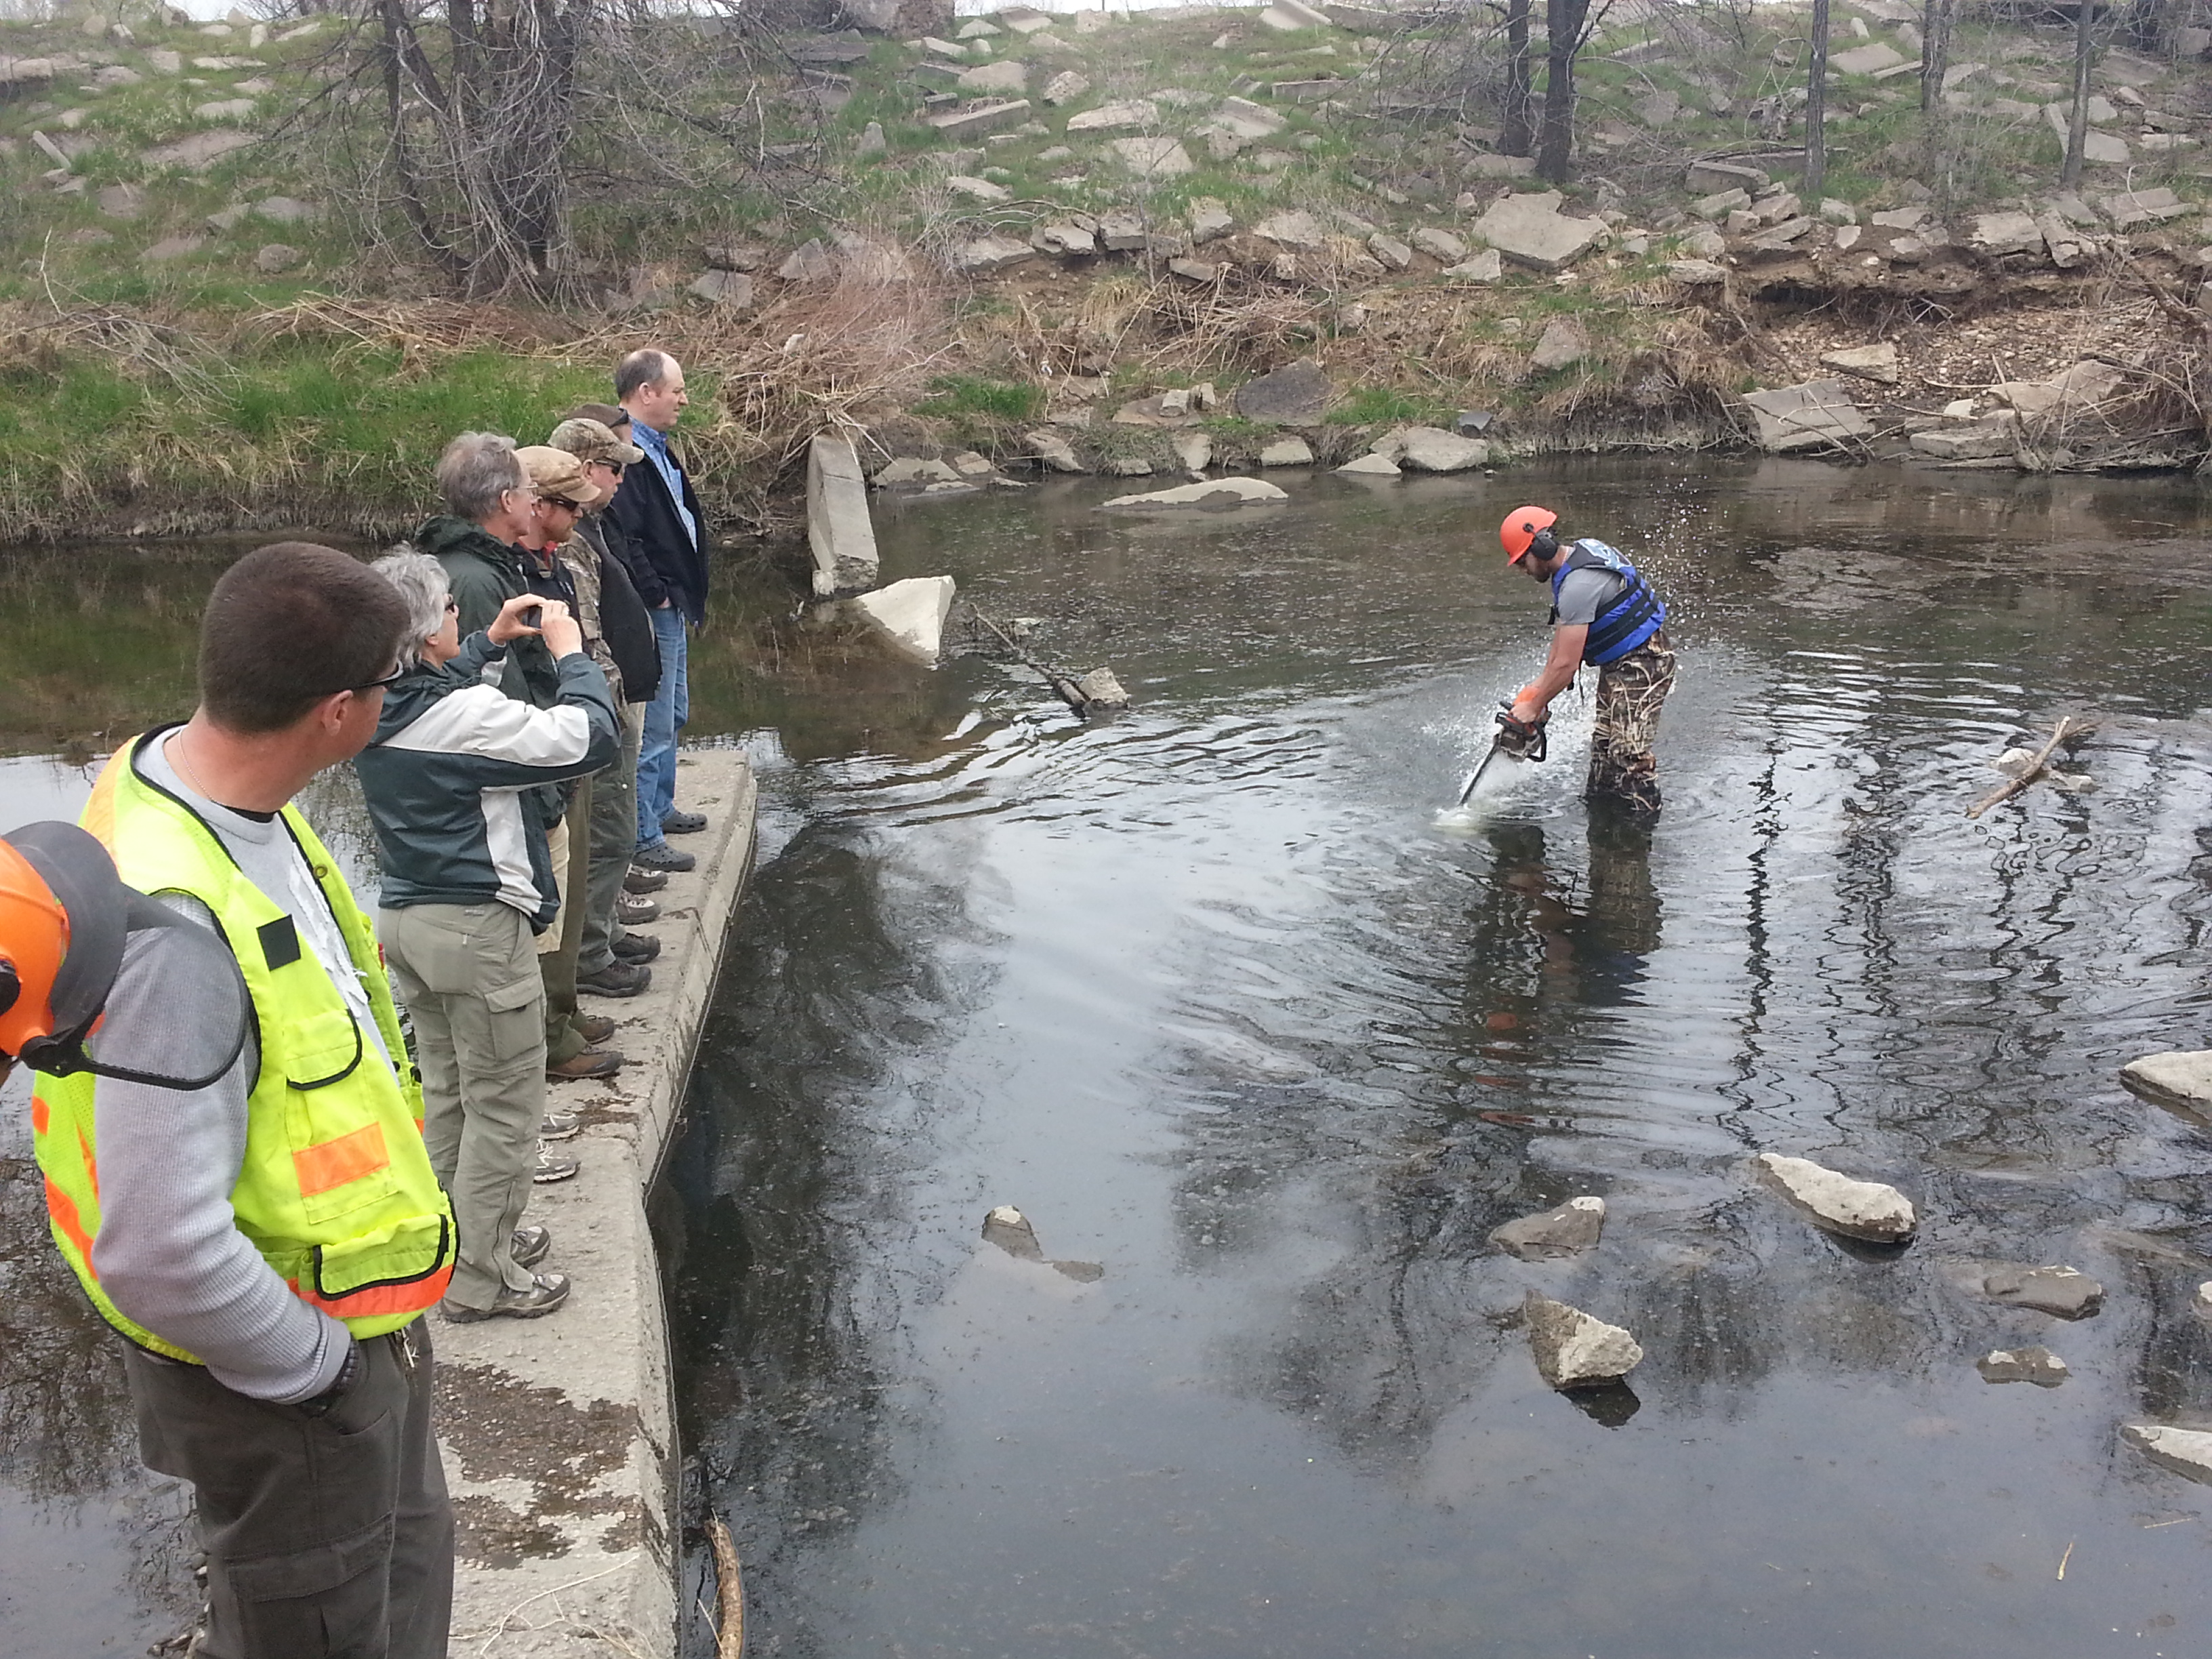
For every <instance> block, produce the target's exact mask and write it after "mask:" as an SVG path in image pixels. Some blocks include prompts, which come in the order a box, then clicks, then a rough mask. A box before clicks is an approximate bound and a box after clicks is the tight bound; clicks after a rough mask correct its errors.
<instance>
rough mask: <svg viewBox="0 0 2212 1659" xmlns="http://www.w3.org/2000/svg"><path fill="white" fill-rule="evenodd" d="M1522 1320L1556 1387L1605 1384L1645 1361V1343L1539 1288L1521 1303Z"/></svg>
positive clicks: (1539, 1362) (1544, 1370)
mask: <svg viewBox="0 0 2212 1659" xmlns="http://www.w3.org/2000/svg"><path fill="white" fill-rule="evenodd" d="M1521 1320H1522V1323H1523V1324H1524V1325H1526V1326H1527V1327H1528V1351H1529V1352H1530V1353H1531V1354H1533V1355H1534V1358H1535V1361H1536V1370H1537V1371H1538V1372H1539V1374H1541V1376H1542V1377H1543V1379H1544V1381H1545V1382H1546V1383H1549V1384H1550V1385H1551V1386H1552V1387H1553V1388H1555V1389H1594V1388H1602V1387H1603V1386H1605V1385H1606V1384H1607V1383H1618V1382H1620V1380H1621V1378H1623V1377H1624V1376H1627V1375H1628V1374H1629V1372H1631V1371H1632V1370H1635V1369H1636V1368H1637V1366H1638V1365H1639V1364H1642V1363H1643V1359H1644V1348H1643V1345H1642V1344H1640V1343H1638V1341H1637V1340H1636V1339H1635V1338H1634V1337H1632V1336H1631V1335H1630V1334H1628V1333H1627V1332H1626V1331H1625V1330H1623V1329H1622V1328H1620V1326H1618V1325H1608V1324H1607V1323H1606V1322H1605V1321H1603V1320H1602V1319H1599V1318H1597V1317H1596V1316H1594V1315H1591V1314H1586V1313H1584V1312H1583V1310H1581V1309H1580V1308H1571V1307H1569V1306H1568V1305H1567V1304H1565V1303H1564V1302H1554V1301H1553V1300H1552V1298H1551V1297H1547V1296H1540V1295H1538V1294H1537V1293H1536V1292H1535V1291H1529V1292H1528V1296H1527V1297H1526V1298H1525V1299H1524V1300H1523V1301H1522V1304H1521Z"/></svg>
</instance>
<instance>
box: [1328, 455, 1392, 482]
mask: <svg viewBox="0 0 2212 1659" xmlns="http://www.w3.org/2000/svg"><path fill="white" fill-rule="evenodd" d="M1336 470H1337V471H1339V472H1348V473H1350V474H1351V475H1352V477H1356V478H1395V477H1398V476H1399V467H1398V464H1397V462H1395V461H1394V460H1392V459H1390V458H1389V456H1388V455H1360V456H1357V457H1355V458H1354V459H1351V460H1348V461H1346V463H1345V464H1344V465H1342V466H1340V467H1339V468H1337V469H1336Z"/></svg>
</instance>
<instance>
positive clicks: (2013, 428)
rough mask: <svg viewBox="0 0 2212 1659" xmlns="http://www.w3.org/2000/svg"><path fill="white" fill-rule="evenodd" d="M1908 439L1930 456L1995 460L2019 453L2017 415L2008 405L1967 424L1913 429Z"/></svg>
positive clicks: (1950, 458) (1966, 459) (1917, 448)
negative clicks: (1926, 430)
mask: <svg viewBox="0 0 2212 1659" xmlns="http://www.w3.org/2000/svg"><path fill="white" fill-rule="evenodd" d="M1909 441H1910V443H1911V447H1912V448H1913V449H1914V450H1915V451H1917V453H1920V454H1923V455H1925V456H1927V457H1929V459H1932V460H1938V461H1987V460H1995V459H1999V458H2001V457H2003V456H2007V455H2013V454H2016V453H2019V449H2020V416H2018V414H2016V413H2015V411H2013V410H2009V409H2006V410H1998V411H1997V412H1996V413H1995V414H1993V415H1989V416H1984V417H1983V418H1982V419H1980V420H1978V421H1975V422H1971V423H1970V424H1967V425H1964V426H1955V427H1945V428H1938V429H1936V430H1935V431H1932V432H1916V433H1914V434H1913V435H1912V436H1911V439H1910V440H1909Z"/></svg>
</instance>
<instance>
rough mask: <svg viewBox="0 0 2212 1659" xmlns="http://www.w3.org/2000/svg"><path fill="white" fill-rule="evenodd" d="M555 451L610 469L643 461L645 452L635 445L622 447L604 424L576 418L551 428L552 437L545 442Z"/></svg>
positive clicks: (619, 441)
mask: <svg viewBox="0 0 2212 1659" xmlns="http://www.w3.org/2000/svg"><path fill="white" fill-rule="evenodd" d="M546 442H547V443H548V444H550V445H551V446H552V447H554V448H556V449H565V450H567V451H568V453H570V454H571V455H574V457H575V458H576V459H578V460H580V461H605V462H606V463H607V464H608V465H610V466H629V465H631V464H632V463H634V462H637V461H641V460H643V459H645V452H644V451H643V450H641V449H640V448H639V447H637V446H636V445H635V444H630V443H624V442H623V441H622V440H621V439H620V438H617V437H616V436H615V435H614V434H613V433H612V432H611V431H609V430H608V429H607V427H606V424H605V422H602V421H593V420H588V419H586V418H583V417H582V416H577V417H574V418H572V419H569V420H566V421H563V422H561V424H560V425H558V426H556V427H555V428H553V435H552V436H551V437H550V438H548V439H547V440H546Z"/></svg>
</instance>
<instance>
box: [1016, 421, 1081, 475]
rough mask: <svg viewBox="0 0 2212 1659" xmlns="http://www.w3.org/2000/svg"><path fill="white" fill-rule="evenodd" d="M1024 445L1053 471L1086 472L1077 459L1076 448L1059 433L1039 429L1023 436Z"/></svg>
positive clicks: (1042, 428)
mask: <svg viewBox="0 0 2212 1659" xmlns="http://www.w3.org/2000/svg"><path fill="white" fill-rule="evenodd" d="M1022 444H1023V447H1024V448H1026V449H1027V450H1028V451H1029V453H1030V454H1032V455H1034V456H1035V457H1036V459H1038V460H1040V461H1042V462H1043V463H1044V464H1045V465H1046V467H1047V468H1048V469H1049V470H1050V471H1054V472H1081V471H1085V470H1086V469H1085V466H1084V465H1083V463H1082V462H1081V461H1080V460H1079V459H1077V458H1076V453H1075V447H1074V446H1073V444H1071V443H1069V442H1068V441H1067V440H1066V439H1065V438H1063V437H1061V436H1060V434H1058V433H1057V432H1054V431H1051V430H1049V429H1048V428H1044V427H1039V428H1036V430H1035V431H1034V432H1024V434H1022Z"/></svg>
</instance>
